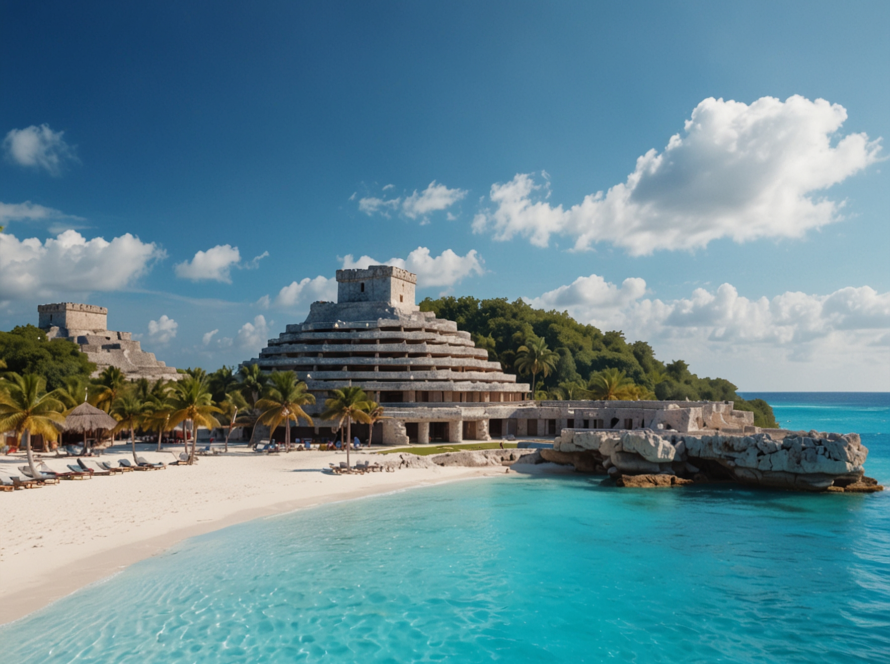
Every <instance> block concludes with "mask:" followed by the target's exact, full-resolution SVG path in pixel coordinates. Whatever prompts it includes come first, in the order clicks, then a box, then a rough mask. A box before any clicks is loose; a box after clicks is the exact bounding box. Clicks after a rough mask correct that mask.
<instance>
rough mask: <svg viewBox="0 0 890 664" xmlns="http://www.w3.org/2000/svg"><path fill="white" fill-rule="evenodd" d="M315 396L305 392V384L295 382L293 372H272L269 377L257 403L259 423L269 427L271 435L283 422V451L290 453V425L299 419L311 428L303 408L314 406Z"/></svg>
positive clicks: (298, 381) (309, 420)
mask: <svg viewBox="0 0 890 664" xmlns="http://www.w3.org/2000/svg"><path fill="white" fill-rule="evenodd" d="M314 403H315V396H313V395H312V394H310V393H309V392H308V391H307V387H306V383H304V382H303V381H301V380H297V375H296V374H295V373H294V372H293V371H273V372H272V374H271V375H270V376H269V385H268V386H267V387H266V392H265V396H264V397H263V398H262V399H260V400H259V401H257V403H256V406H257V409H258V410H259V411H260V417H259V421H260V423H261V424H267V425H269V427H271V430H272V434H274V433H275V430H276V429H277V428H278V426H279V425H280V424H281V423H282V422H284V423H285V424H284V450H285V451H286V452H289V451H290V423H291V421H293V422H299V420H300V418H302V419H304V420H306V421H307V422H308V423H309V425H310V426H312V418H311V417H309V416H308V415H307V414H306V412H305V411H304V410H303V406H306V405H309V404H314Z"/></svg>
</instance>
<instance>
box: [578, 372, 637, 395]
mask: <svg viewBox="0 0 890 664" xmlns="http://www.w3.org/2000/svg"><path fill="white" fill-rule="evenodd" d="M635 387H636V385H634V382H633V380H631V379H630V378H628V377H627V376H626V375H625V373H624V372H623V371H619V370H618V369H615V368H609V369H603V370H602V371H598V372H596V373H595V374H593V376H591V377H590V381H589V382H588V383H587V392H588V394H589V396H590V398H591V399H594V400H597V401H630V400H632V399H633V398H634V392H633V388H635Z"/></svg>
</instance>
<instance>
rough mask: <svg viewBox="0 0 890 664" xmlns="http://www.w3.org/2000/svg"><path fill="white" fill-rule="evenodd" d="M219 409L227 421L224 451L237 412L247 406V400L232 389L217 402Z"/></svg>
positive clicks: (227, 446) (227, 448)
mask: <svg viewBox="0 0 890 664" xmlns="http://www.w3.org/2000/svg"><path fill="white" fill-rule="evenodd" d="M218 405H219V410H220V413H222V415H224V416H225V418H226V419H227V420H228V422H229V431H228V433H226V452H228V451H229V438H230V437H231V436H232V429H234V428H235V424H236V421H237V419H238V412H239V411H240V410H242V409H244V408H247V402H246V401H245V400H244V397H243V396H242V395H241V393H240V392H238V391H236V390H232V391H231V392H229V393H227V394H226V398H225V399H223V400H222V401H220V402H219V403H218Z"/></svg>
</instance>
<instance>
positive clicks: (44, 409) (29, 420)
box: [0, 372, 65, 477]
mask: <svg viewBox="0 0 890 664" xmlns="http://www.w3.org/2000/svg"><path fill="white" fill-rule="evenodd" d="M63 408H64V405H63V404H62V402H61V401H59V400H58V399H57V398H56V397H55V396H54V395H53V394H47V392H46V379H45V378H43V377H42V376H38V375H36V374H25V375H24V376H20V375H18V374H17V373H12V372H10V373H8V374H7V375H6V380H5V381H4V385H3V389H2V390H0V431H15V433H16V438H17V439H18V440H19V441H21V440H24V447H25V452H26V453H27V455H28V468H30V470H31V476H32V477H39V475H38V474H37V468H35V467H34V455H33V454H32V453H31V433H36V434H40V435H42V436H43V437H44V439H45V440H55V439H56V437H57V436H58V435H59V426H60V425H62V424H64V423H65V416H64V415H62V413H61V411H62V409H63Z"/></svg>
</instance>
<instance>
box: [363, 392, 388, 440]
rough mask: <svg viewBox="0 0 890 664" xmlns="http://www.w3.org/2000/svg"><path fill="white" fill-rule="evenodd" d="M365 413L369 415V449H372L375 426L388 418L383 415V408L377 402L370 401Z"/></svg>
mask: <svg viewBox="0 0 890 664" xmlns="http://www.w3.org/2000/svg"><path fill="white" fill-rule="evenodd" d="M365 412H366V413H367V414H368V449H371V437H372V436H373V435H374V425H375V424H377V423H378V422H379V421H380V420H383V419H386V418H385V417H384V415H383V406H381V405H380V404H379V403H377V402H376V401H369V402H368V407H367V408H366V409H365Z"/></svg>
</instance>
